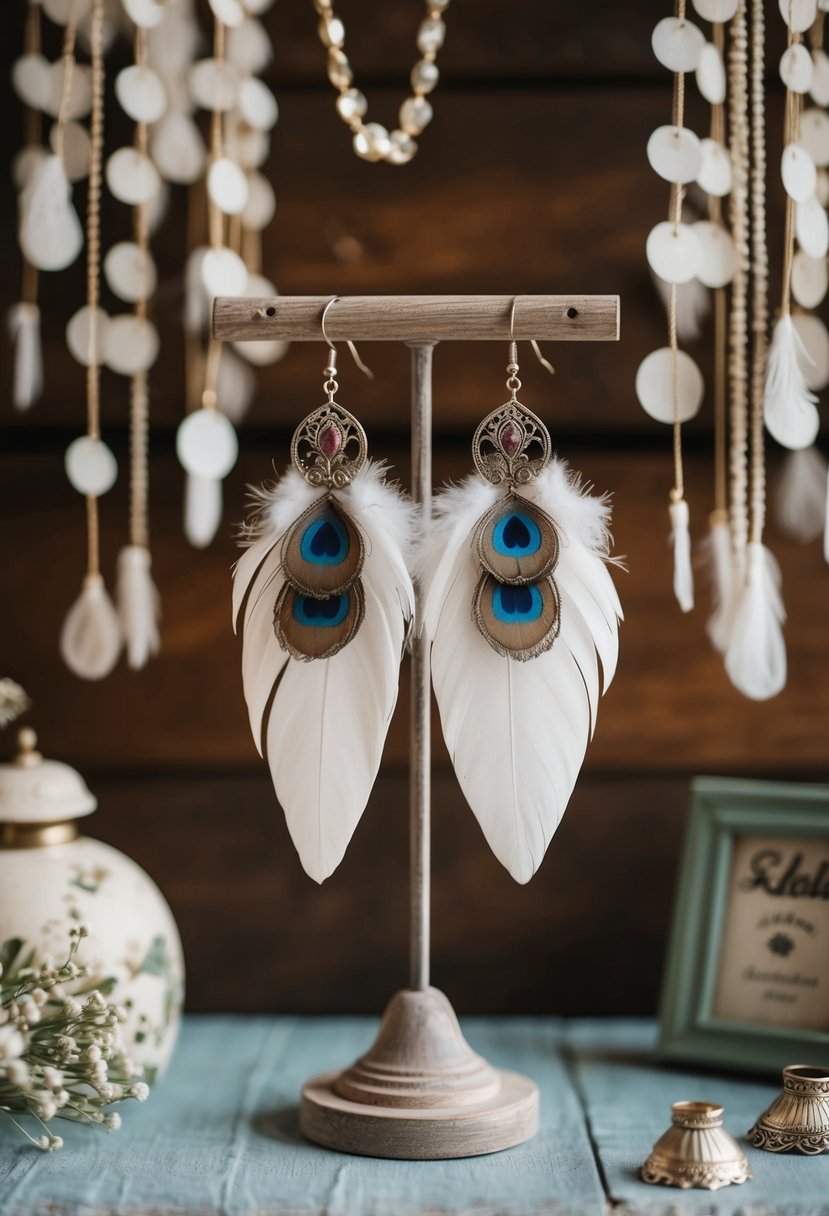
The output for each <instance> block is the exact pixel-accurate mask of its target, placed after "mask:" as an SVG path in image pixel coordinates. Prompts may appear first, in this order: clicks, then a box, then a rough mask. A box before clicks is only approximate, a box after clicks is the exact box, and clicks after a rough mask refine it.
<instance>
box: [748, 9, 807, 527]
mask: <svg viewBox="0 0 829 1216" xmlns="http://www.w3.org/2000/svg"><path fill="white" fill-rule="evenodd" d="M751 18H752V29H751V151H752V165H751V272H752V300H751V303H752V322H751V328H752V334H753V337H754V347H753V350H752V363H751V543H752V544H760V542H761V541H762V539H763V529H764V527H765V523H766V460H765V428H764V425H763V393H764V388H765V381H766V362H767V359H768V350H769V334H768V329H769V254H768V242H767V239H766V105H765V89H764V80H763V73H764V67H765V64H764V51H765V36H766V35H765V23H764V13H763V0H752V5H751ZM794 137H795V138H796V133H795V136H794ZM790 277H791V265H790V266H789V271H788V273H787V275H786V280H785V281H786V283H788V281H789V278H790Z"/></svg>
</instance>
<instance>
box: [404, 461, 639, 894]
mask: <svg viewBox="0 0 829 1216" xmlns="http://www.w3.org/2000/svg"><path fill="white" fill-rule="evenodd" d="M523 492H524V493H525V495H526V497H527V498H529V499H531V500H532V501H533V502H535V503H537V504H538V505H539V506H540V507H541V508H542V509H543V510H545V511H546V512H547V513H548V514H549V515H550V516H551V517H552V518H553V520H554V521H555V523H556V526H557V528H558V531H559V535H560V538H561V553H560V557H559V561H558V565H557V567H556V570H555V574H554V577H555V581H556V584H557V586H558V588H559V594H560V597H561V631H560V633H559V636H558V638H557V639H556V641H555V643H554V645H553V647H552V649H551V650H549V651H548V652H547V653H546V654H543V655H540V656H539V657H538V658H536V659H531V660H528V661H527V662H517V661H515V660H511V659H507V658H505V657H503V656H502V655H500V654H498V653H497V652H496V651H495V650H493V649H492V647H491V646H490V645H489V644H488V642H487V641H486V640H485V638H484V637H483V636H482V635H481V633H480V632H479V631H478V630H477V628H476V627H475V625H474V623H473V620H472V597H473V593H474V590H475V587H476V584H477V582H478V577H479V566H478V561H477V556H476V554H475V552H474V548H473V536H474V530H475V525H476V523H477V521H478V519H479V518H480V516H481V515H482V514H483V512H484V511H485V510H487V509H488V507H489V506H491V505H492V503H493V502H494V501H495V500H497V498H498V497H499V491H498V490H497V489H496V488H495V487H493V486H491V485H490V484H489V483H488V482H486V481H484V479H483V478H481V477H478V476H477V475H473V476H472V477H469V478H468V479H467V480H466V481H465V482H464V483H463V484H462V485H460V486H456V487H452V488H450V489H449V490H447V491H445V492H444V493H443V494H441V495H440V496H439V497H438V499H437V503H436V518H435V520H434V525H433V527H432V528H431V529H430V530H429V533H428V535H427V536H426V537H425V538H424V541H423V543H422V545H421V548H420V553H419V558H418V564H417V569H418V576H419V578H420V580H421V582H422V584H423V591H424V603H425V605H426V609H425V614H424V628H425V632H426V634H427V636H428V637H429V638H430V639H431V641H432V678H433V681H434V687H435V695H436V697H437V702H438V707H439V709H440V716H441V724H442V727H443V734H444V738H445V739H446V743H447V746H448V748H449V752H450V755H451V757H452V763H453V764H454V766H455V772H456V773H457V776H458V780H459V782H460V784H461V788H462V789H463V792H464V795H465V797H466V800H467V802H468V803H469V805H470V807H471V808H472V811H473V813H474V814H475V816H476V818H477V820H478V822H479V824H480V825H481V828H482V830H483V832H484V835H485V837H486V839H487V842H488V843H489V846H490V848H491V849H492V851H493V852H494V853H495V855H496V857H497V858H498V860H499V861H500V862H501V863H502V864H503V865H504V866H506V868H507V869H508V870H509V872H510V873H511V874H512V876H513V878H515V879H516V881H517V882H522V883H523V882H527V881H528V880H529V879H530V878H531V877H532V875H533V874H534V873H535V871H536V869H537V868H538V866H539V865H540V863H541V860H542V858H543V856H544V853H545V850H546V848H547V846H548V844H549V843H550V840H551V839H552V836H553V834H554V832H555V830H556V828H557V827H558V824H559V822H560V820H561V817H562V815H563V814H564V811H565V808H566V806H567V803H568V801H569V798H570V795H571V793H572V790H573V786H574V785H575V782H576V778H577V776H578V773H579V769H580V767H581V764H582V760H583V758H584V753H585V749H586V747H587V743H588V741H589V739H590V735H591V732H592V729H593V726H594V724H595V717H596V708H597V704H598V698H599V688H600V678H599V670H598V659H601V663H602V669H603V676H604V681H603V682H604V687H605V688H607V686H608V685H609V683H610V681H611V680H612V678H613V674H614V672H615V667H616V658H617V654H618V621H619V620H620V619H621V617H622V610H621V605H620V604H619V599H618V596H617V594H616V589H615V587H614V586H613V581H612V579H611V578H610V575H609V573H608V570H607V567H606V562H607V560H608V550H609V544H610V537H609V533H608V522H609V514H610V509H609V506H608V504H607V502H606V500H605V499H604V498H597V497H593V496H591V495H589V494H587V493H585V492H584V490H583V488H582V486H581V484H580V482H579V480H578V478H577V477H576V476H575V475H573V474H572V473H571V472H570V471H569V470H568V468H567V466H566V465H565V464H564V463H563V462H561V461H558V460H556V461H553V462H552V463H551V465H549V466H548V468H547V469H545V470H544V471H543V473H542V474H541V475H540V476H539V477H538V478H537V479H536V481H535V482H534V483H533V484H532V485H531V486H529V487H528V488H527V489H526V491H523Z"/></svg>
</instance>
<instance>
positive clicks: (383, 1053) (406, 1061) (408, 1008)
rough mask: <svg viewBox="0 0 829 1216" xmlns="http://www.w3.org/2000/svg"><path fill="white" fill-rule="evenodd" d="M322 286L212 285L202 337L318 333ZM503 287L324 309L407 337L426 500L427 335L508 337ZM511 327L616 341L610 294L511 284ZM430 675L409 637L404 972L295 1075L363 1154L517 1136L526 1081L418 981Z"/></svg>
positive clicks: (427, 504)
mask: <svg viewBox="0 0 829 1216" xmlns="http://www.w3.org/2000/svg"><path fill="white" fill-rule="evenodd" d="M330 298H331V297H330V296H295V297H291V296H280V297H277V298H268V299H236V298H233V299H217V300H216V301H215V305H214V310H213V334H214V337H216V338H218V339H221V340H224V341H233V342H238V341H244V340H247V339H256V338H260V339H262V338H277V339H287V340H289V341H291V342H303V341H304V342H319V341H321V340H322V333H321V329H320V320H321V317H322V311H323V309H324V308H325V305H326V304H327V303H328V301H329V300H330ZM514 300H515V297H514V296H348V297H343V298H342V299H338V300H337V301H336V303H335V304H334V306H333V307H332V308H330V309H329V311H328V316H327V317H326V322H325V329H326V333H327V335H328V337H329V338H330V339H331V341H332V342H334V343H336V342H337V341H345V340H346V339H351V340H352V341H354V342H363V341H365V342H375V341H385V342H405V343H406V345H407V346H409V347H410V348H411V351H412V413H411V418H412V424H411V425H412V495H413V497H414V500H415V501H416V502H417V503H419V504H420V507H421V510H422V512H423V518H424V520H428V519H429V518H430V516H431V506H432V355H433V352H434V348H435V346H436V345H437V343H438V342H451V341H463V342H469V341H498V342H508V341H509V339H510V317H511V316H512V315H513V302H514ZM513 336H514V338H515V340H516V341H528V340H530V339H535V340H536V341H538V342H568V341H569V342H615V341H617V340H618V337H619V299H618V297H617V296H520V297H518V306H517V308H516V309H515V312H514V335H513ZM430 694H431V680H430V672H429V653H428V647H427V646H426V645H425V644H424V643H423V642H422V641H421V640H420V639H418V638H415V639H414V641H413V644H412V725H411V761H410V764H411V769H410V772H411V778H410V816H411V820H410V822H411V937H410V954H411V963H410V968H411V970H410V986H409V987H408V988H405V989H403V991H402V992H398V993H397V995H396V996H394V997H392V999H391V1001H390V1003H389V1005H388V1007H387V1008H386V1011H385V1013H384V1015H383V1019H382V1022H381V1025H380V1031H379V1033H378V1035H377V1039H376V1040H375V1042H374V1045H373V1046H372V1047H371V1048H370V1049H369V1051H368V1052H367V1053H366V1054H365V1055H364V1056H362V1057H361V1058H360V1059H359V1060H357V1062H356V1063H355V1064H353V1065H352V1066H351V1067H350V1068H347V1069H346V1070H345V1071H344V1072H329V1073H324V1074H322V1075H321V1076H318V1077H314V1078H313V1079H312V1080H311V1081H309V1082H308V1083H307V1084H306V1085H305V1086H304V1088H303V1091H302V1106H301V1109H300V1128H301V1130H302V1131H303V1133H304V1134H305V1135H306V1136H307V1137H308V1139H309V1140H313V1141H315V1142H316V1143H317V1144H322V1145H325V1146H326V1147H328V1148H333V1149H339V1150H340V1151H342V1152H347V1153H360V1154H362V1155H364V1156H370V1157H396V1158H402V1159H407V1160H411V1159H428V1158H432V1159H434V1158H441V1157H471V1156H475V1155H478V1154H482V1153H492V1152H495V1151H497V1150H499V1149H504V1148H511V1147H512V1146H514V1145H516V1144H522V1143H523V1142H524V1141H525V1140H529V1139H530V1138H531V1137H532V1136H533V1135H535V1132H536V1130H537V1127H538V1089H537V1088H536V1086H535V1084H534V1083H533V1082H532V1081H531V1080H529V1078H527V1077H523V1076H520V1075H519V1074H518V1073H513V1072H504V1071H502V1070H499V1069H496V1068H493V1067H492V1066H491V1065H489V1064H488V1063H487V1062H486V1061H485V1060H484V1059H482V1058H481V1057H480V1056H479V1055H477V1054H476V1053H475V1052H474V1051H472V1049H471V1048H470V1047H469V1046H468V1044H467V1042H466V1040H465V1039H464V1037H463V1034H462V1033H461V1028H460V1026H459V1024H458V1019H457V1017H456V1016H455V1012H454V1010H453V1008H452V1006H451V1005H450V1003H449V1001H448V1000H447V998H446V997H445V996H444V995H443V993H442V992H439V991H438V989H437V988H432V987H431V986H430V984H429V865H430V808H429V794H430V766H431V750H430V735H429V710H430Z"/></svg>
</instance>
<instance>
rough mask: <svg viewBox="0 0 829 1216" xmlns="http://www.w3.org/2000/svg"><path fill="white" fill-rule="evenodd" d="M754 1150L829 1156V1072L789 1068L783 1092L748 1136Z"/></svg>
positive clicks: (791, 1065) (799, 1067) (784, 1071)
mask: <svg viewBox="0 0 829 1216" xmlns="http://www.w3.org/2000/svg"><path fill="white" fill-rule="evenodd" d="M748 1138H749V1140H750V1141H751V1143H752V1144H753V1145H754V1147H755V1148H763V1149H766V1150H767V1151H768V1152H771V1153H786V1152H790V1151H795V1152H798V1153H805V1154H806V1155H807V1156H809V1157H817V1156H819V1154H820V1153H825V1152H829V1069H827V1068H813V1067H812V1066H811V1065H808V1064H790V1065H789V1067H788V1068H784V1069H783V1092H782V1093H781V1094H780V1095H779V1097H777V1098H775V1100H774V1102H772V1104H771V1106H770V1107H769V1108H768V1110H766V1111H764V1112H763V1114H762V1115H761V1116H760V1118H759V1119H758V1120H757V1122H756V1123H755V1124H754V1126H753V1127H752V1129H751V1131H750V1132H749V1133H748Z"/></svg>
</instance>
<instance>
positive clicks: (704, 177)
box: [697, 139, 731, 198]
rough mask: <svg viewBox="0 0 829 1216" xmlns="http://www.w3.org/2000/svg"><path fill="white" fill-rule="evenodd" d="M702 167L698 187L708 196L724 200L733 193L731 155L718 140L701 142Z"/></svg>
mask: <svg viewBox="0 0 829 1216" xmlns="http://www.w3.org/2000/svg"><path fill="white" fill-rule="evenodd" d="M700 151H701V154H702V165H701V166H700V171H699V173H698V174H697V185H698V186H699V187H700V189H701V190H704V191H705V193H706V194H713V195H714V196H715V197H716V198H724V197H725V195H726V194H729V193H730V192H731V155H730V153H729V151H728V149H727V148H726V147H725V146H724V145H723V144H721V143H720V141H719V140H718V139H702V140H700Z"/></svg>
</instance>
